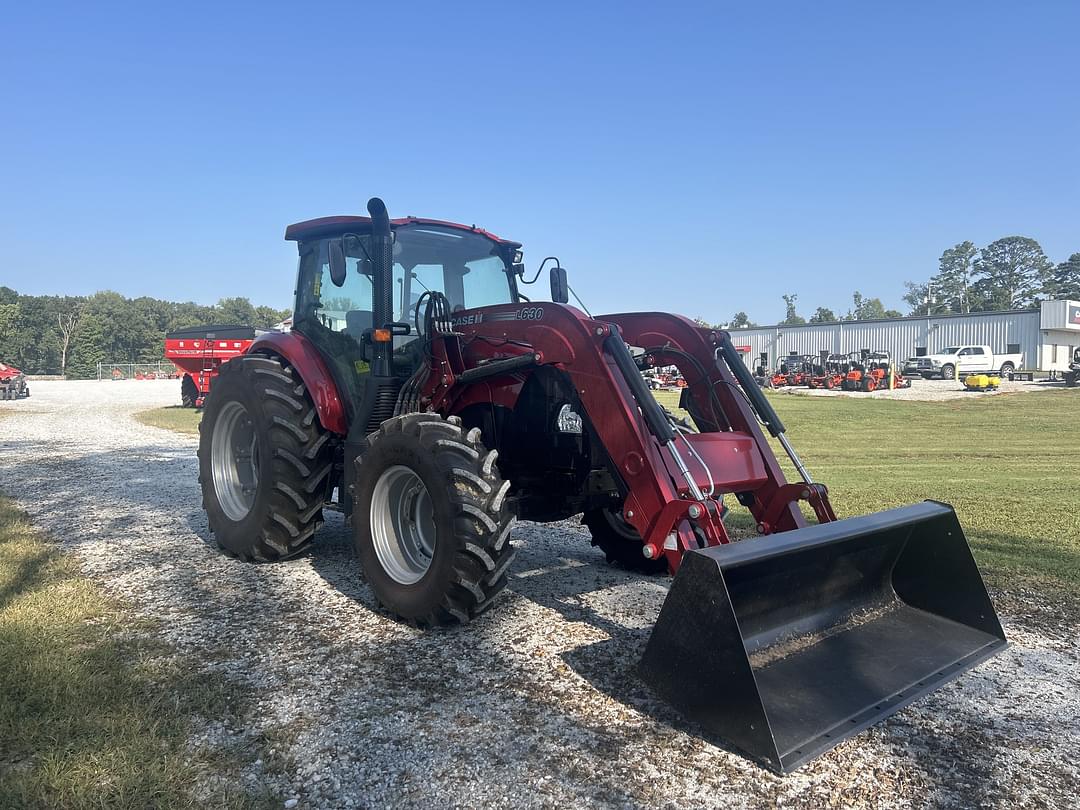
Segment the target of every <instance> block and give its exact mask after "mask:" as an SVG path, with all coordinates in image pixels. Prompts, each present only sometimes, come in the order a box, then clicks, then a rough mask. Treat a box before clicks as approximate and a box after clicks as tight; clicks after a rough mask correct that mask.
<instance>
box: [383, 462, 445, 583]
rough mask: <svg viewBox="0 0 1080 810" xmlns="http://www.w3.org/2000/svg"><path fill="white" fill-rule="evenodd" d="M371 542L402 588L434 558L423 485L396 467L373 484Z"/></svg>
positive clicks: (431, 507)
mask: <svg viewBox="0 0 1080 810" xmlns="http://www.w3.org/2000/svg"><path fill="white" fill-rule="evenodd" d="M371 540H372V544H373V545H374V546H375V555H376V556H377V557H378V558H379V564H380V565H381V566H382V568H383V570H384V571H385V572H386V573H387V575H388V576H389V577H390V578H391V579H393V580H394V581H395V582H397V583H400V584H401V585H412V584H413V583H415V582H419V581H420V579H422V578H423V576H424V574H426V573H427V571H428V569H429V568H430V567H431V561H432V558H433V557H434V556H435V512H434V505H433V504H432V502H431V495H430V494H429V493H428V489H427V487H426V486H425V485H424V482H423V481H421V480H420V476H418V475H417V474H416V473H415V472H413V471H412V470H410V469H409V468H408V467H403V466H401V465H396V466H394V467H391V468H390V469H388V470H386V471H385V472H383V474H382V475H380V476H379V480H378V481H376V482H375V491H374V494H373V495H372V498H371Z"/></svg>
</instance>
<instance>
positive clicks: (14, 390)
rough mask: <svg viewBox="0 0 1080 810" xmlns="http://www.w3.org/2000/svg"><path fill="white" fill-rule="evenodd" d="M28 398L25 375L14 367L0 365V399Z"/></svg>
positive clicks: (28, 388)
mask: <svg viewBox="0 0 1080 810" xmlns="http://www.w3.org/2000/svg"><path fill="white" fill-rule="evenodd" d="M28 396H30V386H29V385H27V384H26V375H25V374H23V373H22V372H21V371H19V369H17V368H15V366H9V365H8V364H7V363H0V399H22V398H24V397H28Z"/></svg>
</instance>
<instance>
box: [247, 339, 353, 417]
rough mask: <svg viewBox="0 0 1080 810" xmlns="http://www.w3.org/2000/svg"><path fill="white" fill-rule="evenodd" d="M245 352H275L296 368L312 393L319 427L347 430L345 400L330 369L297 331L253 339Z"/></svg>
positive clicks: (311, 345)
mask: <svg viewBox="0 0 1080 810" xmlns="http://www.w3.org/2000/svg"><path fill="white" fill-rule="evenodd" d="M248 354H266V355H277V356H278V357H280V358H281V359H282V360H284V361H285V362H286V363H288V364H289V365H290V366H292V367H293V368H294V369H296V372H297V374H299V375H300V379H302V380H303V381H304V385H306V386H307V389H308V392H309V393H310V394H311V399H312V400H313V401H314V403H315V413H316V414H317V415H318V417H319V422H320V423H321V424H322V426H323V427H324V428H326V429H327V430H329V431H331V432H332V433H337V434H338V435H340V436H344V435H345V434H346V433H348V432H349V422H348V418H347V417H346V415H345V403H344V401H343V400H342V397H341V394H340V392H339V391H338V387H337V385H336V384H335V383H334V378H333V377H332V376H331V375H330V369H328V368H327V367H326V363H325V361H324V360H323V359H322V355H320V354H319V351H318V349H316V348H315V346H314V345H313V344H312V343H311V341H310V340H308V339H307V338H306V337H304V336H303V335H302V334H300V333H299V332H273V333H270V334H266V335H260V336H259V337H258V338H256V340H255V342H254V343H252V344H251V348H249V349H248Z"/></svg>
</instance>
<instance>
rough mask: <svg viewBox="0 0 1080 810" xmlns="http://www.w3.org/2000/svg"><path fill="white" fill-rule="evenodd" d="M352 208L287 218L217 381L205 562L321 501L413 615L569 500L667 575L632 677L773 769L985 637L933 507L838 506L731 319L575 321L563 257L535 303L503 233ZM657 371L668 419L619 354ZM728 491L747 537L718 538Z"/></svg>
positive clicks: (312, 529)
mask: <svg viewBox="0 0 1080 810" xmlns="http://www.w3.org/2000/svg"><path fill="white" fill-rule="evenodd" d="M368 212H369V214H370V216H369V217H358V216H335V217H326V218H323V219H316V220H310V221H307V222H301V223H299V224H296V225H292V226H290V227H289V228H287V229H286V231H285V237H286V239H290V240H293V241H295V242H296V243H297V246H298V248H299V253H300V264H299V271H298V279H297V284H296V307H295V316H294V325H293V330H292V332H291V333H288V334H281V333H269V334H264V335H261V336H259V337H258V338H256V340H255V341H254V343H253V344H252V346H251V348H250V349H249V350H248V352H247V353H246V354H244V355H243V356H241V357H238V358H236V359H233V360H230V361H229V362H227V363H225V364H224V365H222V367H221V371H220V374H219V375H218V377H217V379H216V380H215V381H214V388H213V395H212V396H211V397H210V398H209V399H208V400H207V403H206V409H205V413H204V416H203V419H202V425H201V428H200V429H201V438H200V442H199V470H200V480H201V483H202V490H203V497H204V504H205V508H206V511H207V515H208V518H209V524H210V528H211V530H212V532H213V534H214V536H215V538H216V540H217V542H218V543H219V544H220V546H221V548H222V549H223V550H224V551H225V552H226V553H228V554H231V555H235V556H238V557H240V558H242V559H245V560H257V561H260V562H265V561H270V560H280V559H285V558H288V557H293V556H295V555H297V554H300V553H301V552H302V551H303V550H304V549H305V548H306V547H307V546H308V544H309V543H310V542H311V541H312V538H313V537H314V536H315V533H316V531H317V530H318V528H319V526H320V525H321V524H322V518H323V511H324V510H326V509H338V510H341V511H342V512H344V513H345V515H346V516H348V518H349V520H350V524H351V530H352V533H353V538H354V541H355V544H356V551H357V556H358V558H359V562H360V565H361V566H362V568H363V573H364V576H365V578H366V580H367V583H368V584H369V586H370V587H371V590H372V591H373V593H374V595H375V596H376V598H377V599H378V600H379V602H380V603H381V604H382V605H383V606H384V607H385V609H386V610H387V611H388V612H389V613H391V614H392V615H394V616H396V617H398V618H399V619H401V620H403V621H405V622H408V623H411V624H413V625H418V626H421V627H432V626H435V625H448V624H456V623H466V622H468V621H470V620H471V619H473V618H475V617H476V616H478V615H479V614H480V613H482V612H483V611H485V610H487V609H488V608H489V606H491V605H492V604H493V602H495V601H496V600H497V597H498V594H499V591H501V590H502V589H503V587H504V586H505V585H506V583H507V576H508V572H509V571H510V565H511V561H512V559H513V547H514V544H513V529H514V522H515V520H518V519H523V520H531V521H554V520H561V519H565V518H568V517H570V516H572V515H576V514H583V515H584V524H585V525H586V526H587V527H588V529H589V531H590V532H591V534H592V540H593V543H594V544H596V545H597V546H599V547H600V548H601V549H602V550H603V552H604V553H605V554H606V556H607V558H608V560H609V561H611V562H614V563H618V564H620V565H623V566H625V567H627V568H630V569H633V570H635V571H640V572H643V573H661V572H670V573H672V574H674V575H675V577H674V580H673V582H672V585H671V589H670V592H669V594H668V596H667V599H666V601H665V603H664V605H663V608H662V610H661V611H660V615H659V618H658V620H657V623H656V626H655V628H654V629H653V632H652V635H651V638H650V640H649V642H648V645H647V647H646V649H645V653H644V657H643V659H642V661H641V663H640V667H639V671H640V673H641V675H642V677H643V678H644V680H645V681H646V682H647V683H648V684H650V685H651V686H652V687H653V688H654V689H655V690H656V691H657V692H658V693H659V694H660V695H661V696H663V697H664V698H665V699H666V700H668V701H669V702H670V703H671V704H672V705H674V706H675V707H676V708H677V709H679V710H680V711H681V712H683V713H684V714H685V715H686V716H687V717H689V718H691V719H692V720H693V721H695V722H696V723H698V724H699V725H700V727H702V728H703V729H705V730H707V731H708V732H709V733H712V734H715V735H717V736H720V737H723V738H724V739H726V740H727V741H728V742H729V743H730V744H731V745H733V746H735V747H737V748H739V749H741V750H742V751H744V752H746V753H747V754H749V755H750V756H751V757H753V758H755V759H756V760H758V761H760V762H762V763H764V764H766V765H767V766H769V767H771V768H774V769H776V770H778V771H781V772H786V771H789V770H791V769H792V768H795V767H797V766H798V765H800V764H801V763H804V762H806V761H808V760H810V759H812V758H814V757H816V756H818V755H819V754H821V753H822V752H823V751H826V750H827V749H829V748H831V747H832V746H834V745H836V743H838V742H839V741H840V740H843V739H845V738H847V737H849V736H851V735H852V734H855V733H857V732H858V731H860V730H862V729H864V728H866V727H867V726H869V725H871V724H873V723H875V722H877V721H878V720H880V719H881V718H883V717H886V716H888V715H890V714H892V713H893V712H895V711H896V710H897V709H899V708H900V707H901V706H904V705H906V704H908V703H910V702H912V701H913V700H916V699H918V698H919V697H920V696H922V695H924V694H926V693H928V692H930V691H932V690H934V689H936V688H937V687H939V686H940V685H941V684H943V683H945V682H946V681H949V680H951V679H953V678H955V677H956V676H958V675H960V674H961V673H962V672H964V671H965V670H968V669H970V668H971V667H973V666H975V665H976V664H977V663H979V662H980V661H982V660H983V659H985V658H987V657H989V656H991V655H993V654H994V653H996V652H998V651H999V650H1001V649H1003V648H1004V646H1005V643H1006V642H1005V637H1004V634H1003V633H1002V630H1001V626H1000V624H999V623H998V620H997V616H996V614H995V612H994V608H993V605H992V604H991V602H990V599H989V597H988V596H987V593H986V589H985V587H984V586H983V583H982V579H981V577H980V575H979V572H978V569H977V568H976V567H975V563H974V561H973V559H972V556H971V552H970V550H969V549H968V546H967V542H966V540H965V538H964V532H963V529H962V528H961V527H960V524H959V522H958V521H957V518H956V515H955V513H954V512H953V510H952V508H951V507H949V506H947V505H945V504H941V503H936V502H930V501H927V502H924V503H921V504H917V505H913V506H907V507H902V508H899V509H893V510H889V511H886V512H880V513H876V514H871V515H866V516H864V517H856V518H849V519H847V520H837V519H836V515H835V513H834V511H833V508H832V506H831V504H830V503H829V495H828V491H827V490H826V488H825V486H824V485H822V484H819V483H816V482H815V481H814V480H813V479H812V478H811V477H810V474H809V473H808V472H807V470H806V468H805V467H804V465H803V464H802V462H801V461H800V460H799V457H798V456H797V455H796V453H795V451H794V450H793V449H792V447H791V445H790V444H789V443H788V441H787V437H786V435H785V433H784V425H783V423H782V422H781V421H780V417H779V416H778V415H777V413H776V412H775V410H774V409H773V407H772V404H771V403H770V401H769V399H768V398H767V397H766V396H765V394H764V393H763V392H762V391H761V389H760V388H758V386H757V385H756V384H755V383H754V380H753V377H752V376H751V373H750V369H749V368H747V366H746V365H745V363H744V361H743V360H742V358H741V357H740V355H739V353H738V351H737V349H736V348H735V346H734V345H733V344H732V341H731V339H730V337H729V335H728V333H727V332H724V331H721V330H717V329H709V328H701V327H698V326H696V325H695V324H694V322H693V321H690V320H689V319H687V318H683V317H681V316H678V315H670V314H667V313H661V312H641V313H620V314H610V315H598V316H592V315H589V314H588V313H586V312H582V311H581V310H579V309H576V308H574V307H571V306H569V305H568V304H567V301H568V300H569V287H568V285H567V278H566V271H565V269H563V267H562V266H561V265H560V263H559V261H558V260H557V259H550V260H545V261H544V262H542V263H541V266H540V269H541V270H542V269H543V268H544V266H545V265H546V264H548V263H553V266H552V268H551V270H550V282H551V299H552V300H551V301H550V302H549V301H540V300H529V299H528V298H526V297H525V296H524V295H523V294H522V292H521V286H522V285H523V284H526V283H531V281H535V280H536V278H537V277H538V276H539V271H538V272H537V275H536V276H534V277H533V278H532V279H531V281H530V282H527V281H526V280H525V268H524V265H523V264H522V253H521V245H520V244H519V243H517V242H513V241H510V240H508V239H501V238H499V237H497V236H494V235H492V234H490V233H488V232H487V231H483V230H481V229H479V228H476V227H470V226H465V225H455V224H452V223H448V222H441V221H437V220H431V219H416V218H414V217H408V218H405V219H390V218H389V216H388V214H387V211H386V207H385V206H384V205H383V203H382V202H381V201H380V200H378V199H372V200H371V201H370V202H369V203H368ZM631 347H633V349H632V348H631ZM635 354H636V355H637V356H638V357H639V358H640V359H639V361H635V359H634V356H635ZM669 365H674V366H677V367H678V369H679V372H680V373H681V375H682V376H683V377H684V378H685V380H686V382H687V384H688V385H687V387H686V388H684V389H683V391H682V395H681V404H682V407H683V408H685V409H686V410H687V411H688V412H689V414H690V421H688V422H685V423H684V422H683V421H680V420H676V419H675V418H674V417H673V416H672V415H671V414H670V413H668V412H667V411H665V409H664V408H662V407H661V406H660V405H659V404H658V402H657V401H656V399H655V398H654V397H653V395H652V393H651V392H650V391H649V389H648V387H647V386H646V384H645V380H644V379H643V378H642V376H641V373H640V372H641V370H642V368H649V367H652V368H656V367H663V366H669ZM690 422H692V424H690ZM766 433H768V434H769V435H771V436H773V437H774V438H775V439H776V440H777V442H779V444H780V445H781V446H782V447H783V448H784V450H785V452H786V453H787V455H788V457H789V458H790V460H791V463H792V464H793V466H794V468H795V469H796V470H797V471H798V475H799V480H797V481H794V482H789V481H788V480H787V479H786V478H785V476H784V473H783V471H782V469H781V466H780V463H779V461H778V460H777V458H776V456H775V455H774V454H773V451H772V449H771V447H770V444H769V442H768V440H767V438H766ZM727 496H730V497H731V498H732V499H733V500H734V501H735V502H737V503H738V504H739V505H741V507H743V508H745V509H747V510H749V512H750V513H751V514H752V515H753V517H754V521H755V523H756V525H757V528H758V531H759V533H760V534H761V537H758V538H756V539H751V540H745V541H742V542H738V543H733V542H731V540H732V538H731V536H730V535H729V534H728V531H727V529H726V528H725V525H724V516H725V514H726V513H727V511H728V507H727V505H726V504H725V503H724V499H725V497H727ZM804 505H805V506H807V507H808V509H809V511H810V512H811V513H812V514H813V515H814V516H815V517H816V523H814V524H810V523H809V522H808V520H807V518H806V517H805V516H804V512H803V509H802V507H803V506H804Z"/></svg>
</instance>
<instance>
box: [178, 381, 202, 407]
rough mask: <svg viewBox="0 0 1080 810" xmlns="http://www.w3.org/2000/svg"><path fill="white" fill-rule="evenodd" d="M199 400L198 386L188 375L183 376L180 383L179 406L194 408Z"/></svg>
mask: <svg viewBox="0 0 1080 810" xmlns="http://www.w3.org/2000/svg"><path fill="white" fill-rule="evenodd" d="M198 398H199V386H197V385H195V380H194V379H192V377H191V375H190V374H185V375H184V379H182V380H181V381H180V405H181V406H182V407H184V408H194V407H195V401H196V400H197V399H198Z"/></svg>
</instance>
